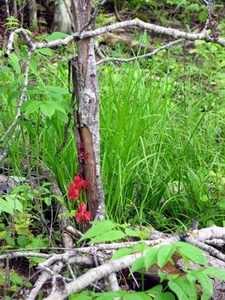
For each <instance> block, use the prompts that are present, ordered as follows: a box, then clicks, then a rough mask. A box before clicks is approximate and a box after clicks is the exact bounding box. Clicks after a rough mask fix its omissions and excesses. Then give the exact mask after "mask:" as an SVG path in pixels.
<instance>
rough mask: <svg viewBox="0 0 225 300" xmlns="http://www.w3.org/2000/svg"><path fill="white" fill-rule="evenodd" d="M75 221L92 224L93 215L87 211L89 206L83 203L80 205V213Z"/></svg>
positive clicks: (78, 212) (76, 215)
mask: <svg viewBox="0 0 225 300" xmlns="http://www.w3.org/2000/svg"><path fill="white" fill-rule="evenodd" d="M75 220H76V221H77V222H90V221H91V213H90V211H87V205H86V204H85V203H81V204H79V205H78V211H77V213H76V214H75Z"/></svg>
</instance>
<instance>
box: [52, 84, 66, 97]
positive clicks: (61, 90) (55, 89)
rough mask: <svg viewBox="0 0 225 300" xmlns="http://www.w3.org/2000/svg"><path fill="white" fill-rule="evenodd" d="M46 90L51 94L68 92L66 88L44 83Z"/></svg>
mask: <svg viewBox="0 0 225 300" xmlns="http://www.w3.org/2000/svg"><path fill="white" fill-rule="evenodd" d="M46 91H47V92H50V93H52V94H54V93H55V94H60V95H66V94H69V92H68V89H66V88H62V87H59V86H54V85H46Z"/></svg>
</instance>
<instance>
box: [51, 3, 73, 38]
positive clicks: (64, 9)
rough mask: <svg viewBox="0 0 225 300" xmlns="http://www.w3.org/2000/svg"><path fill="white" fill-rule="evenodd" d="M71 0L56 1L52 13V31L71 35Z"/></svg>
mask: <svg viewBox="0 0 225 300" xmlns="http://www.w3.org/2000/svg"><path fill="white" fill-rule="evenodd" d="M70 7H71V0H61V1H60V2H59V1H57V2H56V4H55V11H54V25H53V31H60V32H65V33H68V34H71V33H72V16H71V11H70Z"/></svg>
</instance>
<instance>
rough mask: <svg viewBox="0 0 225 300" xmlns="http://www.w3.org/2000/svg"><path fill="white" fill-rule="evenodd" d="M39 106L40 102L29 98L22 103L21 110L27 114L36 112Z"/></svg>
mask: <svg viewBox="0 0 225 300" xmlns="http://www.w3.org/2000/svg"><path fill="white" fill-rule="evenodd" d="M40 106H41V102H40V101H37V100H29V101H27V102H25V103H24V104H23V105H22V111H23V112H25V113H26V114H27V115H29V114H32V113H35V112H38V111H39V109H40Z"/></svg>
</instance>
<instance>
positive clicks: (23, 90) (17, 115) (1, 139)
mask: <svg viewBox="0 0 225 300" xmlns="http://www.w3.org/2000/svg"><path fill="white" fill-rule="evenodd" d="M15 31H16V30H15ZM23 33H24V32H23ZM23 36H25V37H27V35H24V34H23ZM26 41H27V39H26ZM29 42H30V41H28V43H29ZM12 44H13V41H12V40H10V47H12ZM30 46H31V47H30V49H29V51H28V54H27V60H26V68H25V72H24V83H23V89H22V93H21V95H20V98H19V103H18V107H17V112H16V116H15V118H14V121H13V122H12V123H11V125H10V126H9V127H8V129H7V130H6V132H5V133H4V134H3V136H2V137H1V138H0V143H2V142H3V141H4V139H5V138H6V136H7V135H8V134H9V132H11V130H12V129H13V128H14V127H15V125H16V123H17V121H18V119H19V118H20V116H21V107H22V105H23V103H24V102H25V101H26V100H27V87H28V76H29V69H30V60H31V57H32V54H33V50H34V49H35V47H34V45H33V44H32V45H30Z"/></svg>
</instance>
